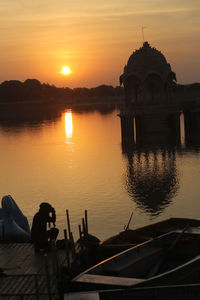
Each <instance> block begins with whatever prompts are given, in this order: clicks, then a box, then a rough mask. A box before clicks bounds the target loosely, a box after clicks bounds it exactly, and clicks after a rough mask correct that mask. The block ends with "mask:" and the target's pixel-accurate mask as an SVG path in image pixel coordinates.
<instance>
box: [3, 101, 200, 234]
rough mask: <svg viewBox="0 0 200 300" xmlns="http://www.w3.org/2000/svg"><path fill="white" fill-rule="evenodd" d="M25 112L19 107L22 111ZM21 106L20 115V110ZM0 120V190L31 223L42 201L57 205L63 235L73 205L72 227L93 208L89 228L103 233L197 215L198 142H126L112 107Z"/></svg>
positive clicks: (199, 203) (199, 211)
mask: <svg viewBox="0 0 200 300" xmlns="http://www.w3.org/2000/svg"><path fill="white" fill-rule="evenodd" d="M19 111H20V110H19ZM19 111H18V113H19ZM18 113H16V111H15V110H14V111H13V109H12V110H11V116H10V117H9V116H8V117H7V118H6V117H4V118H3V119H2V118H1V121H0V145H1V147H0V157H1V164H0V173H1V180H0V191H1V197H2V196H4V195H7V194H10V195H11V196H12V197H13V198H14V199H15V201H16V202H17V204H18V205H19V207H20V208H21V209H22V211H23V213H24V214H25V215H26V216H27V218H28V220H29V223H30V225H31V223H32V217H33V215H34V214H35V212H36V211H37V210H38V208H39V204H40V203H41V202H49V203H50V204H51V205H52V206H53V207H55V209H56V213H57V222H56V224H57V227H58V228H59V230H60V238H62V236H63V229H64V228H66V214H65V211H66V209H68V210H69V214H70V220H71V226H72V231H73V233H74V236H75V238H77V237H78V224H81V219H82V217H83V216H84V210H86V209H87V211H88V223H89V232H90V233H91V234H93V235H95V236H97V237H99V238H100V239H105V238H107V237H109V236H111V235H113V234H116V233H118V232H120V231H122V230H123V229H124V226H126V225H127V223H128V220H129V218H130V215H131V213H132V212H133V218H132V221H131V223H130V228H137V227H140V226H143V225H146V224H150V223H152V222H157V221H160V220H163V219H166V218H170V217H188V218H200V199H199V192H200V153H199V150H200V141H199V138H198V134H196V136H195V137H194V138H191V139H189V140H188V138H187V139H186V138H185V132H184V123H183V121H184V119H183V116H181V118H180V122H181V134H180V139H178V140H177V141H176V142H175V143H174V142H173V143H172V144H171V143H168V142H164V143H163V141H162V143H160V141H158V139H157V138H156V139H152V140H151V142H150V143H149V142H147V143H145V142H143V143H142V144H141V143H138V142H137V140H136V141H135V144H134V145H132V146H131V147H127V146H126V145H125V146H124V145H122V141H121V124H120V118H119V117H118V113H119V110H118V109H117V108H115V107H113V106H108V107H107V106H106V107H105V105H104V106H103V107H101V106H99V107H97V108H94V109H92V108H91V107H87V106H85V107H84V106H82V107H74V108H73V107H72V108H70V107H68V108H65V107H63V108H62V109H57V108H52V109H44V108H43V109H41V108H38V109H35V111H34V113H33V111H32V112H31V114H30V115H29V113H30V112H28V111H27V112H26V113H25V114H24V113H21V115H20V114H19V115H18Z"/></svg>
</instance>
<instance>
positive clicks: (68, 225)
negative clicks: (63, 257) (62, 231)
mask: <svg viewBox="0 0 200 300" xmlns="http://www.w3.org/2000/svg"><path fill="white" fill-rule="evenodd" d="M66 215H67V227H68V233H69V237H70V232H71V228H70V219H69V211H68V209H66Z"/></svg>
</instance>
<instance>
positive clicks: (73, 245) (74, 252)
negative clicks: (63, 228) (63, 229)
mask: <svg viewBox="0 0 200 300" xmlns="http://www.w3.org/2000/svg"><path fill="white" fill-rule="evenodd" d="M70 242H71V246H72V257H73V260H74V259H75V256H76V250H75V244H74V237H73V233H72V232H70Z"/></svg>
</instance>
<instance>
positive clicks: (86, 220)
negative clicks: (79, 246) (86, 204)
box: [85, 209, 88, 235]
mask: <svg viewBox="0 0 200 300" xmlns="http://www.w3.org/2000/svg"><path fill="white" fill-rule="evenodd" d="M85 233H86V235H87V234H88V214H87V209H86V210H85Z"/></svg>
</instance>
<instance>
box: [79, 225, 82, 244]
mask: <svg viewBox="0 0 200 300" xmlns="http://www.w3.org/2000/svg"><path fill="white" fill-rule="evenodd" d="M78 231H79V237H80V240H81V239H82V232H81V225H80V224H79V225H78Z"/></svg>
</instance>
